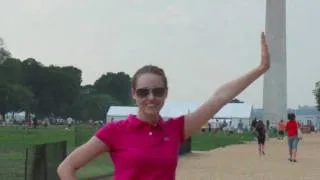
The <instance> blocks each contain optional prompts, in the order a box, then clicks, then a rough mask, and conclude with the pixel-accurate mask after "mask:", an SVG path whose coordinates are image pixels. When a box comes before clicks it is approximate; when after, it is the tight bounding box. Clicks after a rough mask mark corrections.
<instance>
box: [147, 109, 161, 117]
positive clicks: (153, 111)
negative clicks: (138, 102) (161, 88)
mask: <svg viewBox="0 0 320 180" xmlns="http://www.w3.org/2000/svg"><path fill="white" fill-rule="evenodd" d="M144 113H145V114H146V115H147V116H156V115H158V114H159V111H157V110H156V109H145V110H144Z"/></svg>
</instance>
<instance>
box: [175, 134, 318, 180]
mask: <svg viewBox="0 0 320 180" xmlns="http://www.w3.org/2000/svg"><path fill="white" fill-rule="evenodd" d="M298 156H299V157H298V162H297V163H293V162H289V161H288V155H287V144H286V140H283V141H280V140H276V139H271V140H269V141H267V144H266V155H265V156H263V157H260V156H259V155H258V151H257V144H256V143H253V142H252V143H248V144H242V145H233V146H228V147H225V148H219V149H216V150H212V151H206V152H193V153H192V154H190V155H187V156H185V157H182V158H181V159H180V161H179V165H178V168H177V180H194V179H197V180H211V179H214V180H232V179H235V180H251V179H252V180H253V179H254V180H269V179H270V180H302V179H303V180H318V179H320V134H317V135H316V134H312V135H304V136H303V141H301V142H300V144H299V154H298Z"/></svg>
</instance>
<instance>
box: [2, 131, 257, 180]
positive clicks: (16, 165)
mask: <svg viewBox="0 0 320 180" xmlns="http://www.w3.org/2000/svg"><path fill="white" fill-rule="evenodd" d="M96 129H97V128H94V127H92V126H84V125H83V126H79V127H77V128H76V129H75V128H72V129H71V130H65V126H49V127H48V128H44V127H40V128H39V129H24V128H23V127H21V126H17V127H0V162H1V163H0V177H1V178H2V177H6V179H12V180H15V179H21V177H23V175H24V171H25V169H24V168H25V166H24V164H25V157H26V148H27V147H28V146H32V145H35V144H44V143H52V142H58V141H67V143H68V144H67V145H68V147H67V148H68V152H70V151H72V150H73V149H74V148H76V147H77V146H78V145H80V144H83V143H84V142H86V141H87V140H88V139H89V138H90V137H91V136H92V135H93V134H94V132H95V130H96ZM76 134H77V138H75V137H76V136H75V135H76ZM251 140H253V135H252V133H244V134H242V135H225V134H223V133H218V134H209V133H197V134H196V135H194V136H193V137H192V150H210V149H215V148H218V147H224V146H227V145H231V144H240V143H244V142H245V141H251ZM112 171H113V166H112V162H111V160H110V157H109V155H108V154H104V155H102V156H100V157H99V158H97V159H96V160H94V161H93V162H91V163H90V164H89V165H87V166H86V167H84V168H82V169H81V170H80V171H79V172H78V174H77V175H78V177H79V179H87V178H90V177H96V176H100V175H105V174H109V173H111V172H112ZM1 178H0V179H1Z"/></svg>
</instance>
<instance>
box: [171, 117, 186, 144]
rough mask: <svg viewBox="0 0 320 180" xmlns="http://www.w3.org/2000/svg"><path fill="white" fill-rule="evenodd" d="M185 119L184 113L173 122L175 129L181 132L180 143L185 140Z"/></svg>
mask: <svg viewBox="0 0 320 180" xmlns="http://www.w3.org/2000/svg"><path fill="white" fill-rule="evenodd" d="M184 121H185V116H184V115H182V116H178V117H176V118H173V119H172V124H173V126H174V129H175V130H176V131H177V132H178V134H179V140H180V143H183V142H184V141H185V134H184Z"/></svg>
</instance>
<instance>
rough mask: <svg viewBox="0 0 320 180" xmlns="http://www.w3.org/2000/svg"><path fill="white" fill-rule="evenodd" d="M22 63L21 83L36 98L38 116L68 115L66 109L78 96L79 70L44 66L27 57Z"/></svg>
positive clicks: (68, 67) (70, 67)
mask: <svg viewBox="0 0 320 180" xmlns="http://www.w3.org/2000/svg"><path fill="white" fill-rule="evenodd" d="M22 64H23V77H24V78H23V83H24V85H25V86H27V87H29V88H30V89H31V90H32V92H33V93H34V95H35V97H36V99H37V108H36V112H37V114H38V115H39V116H51V115H55V116H61V117H65V116H68V110H69V109H70V107H71V106H72V105H73V104H74V103H75V101H76V100H77V98H78V96H79V92H80V84H81V81H82V80H81V74H82V73H81V70H79V69H77V68H75V67H72V66H67V67H58V66H49V67H45V66H43V65H42V64H41V63H39V62H37V61H36V60H34V59H32V58H29V59H27V60H25V61H23V62H22Z"/></svg>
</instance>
